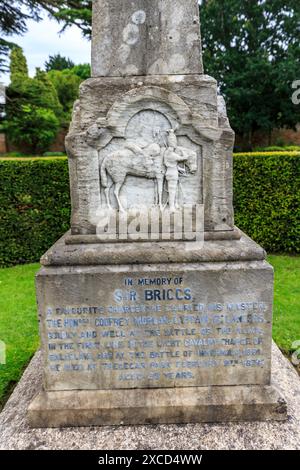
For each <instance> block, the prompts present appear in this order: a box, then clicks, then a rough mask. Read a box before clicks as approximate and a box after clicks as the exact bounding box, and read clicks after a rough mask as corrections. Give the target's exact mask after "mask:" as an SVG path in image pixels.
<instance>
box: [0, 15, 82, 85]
mask: <svg viewBox="0 0 300 470" xmlns="http://www.w3.org/2000/svg"><path fill="white" fill-rule="evenodd" d="M27 26H28V32H27V33H26V34H25V35H24V36H10V37H9V38H8V39H9V40H10V41H12V42H15V43H16V44H18V45H19V46H21V47H22V48H23V50H24V53H25V56H26V59H27V63H28V68H29V73H30V75H31V76H32V75H33V74H34V72H35V68H36V67H43V66H44V63H45V61H46V60H47V59H48V57H49V55H53V54H58V53H60V54H61V55H63V56H65V57H69V58H70V59H72V60H73V62H75V64H82V63H86V62H88V63H89V62H90V47H91V46H90V42H89V41H87V40H86V39H84V38H83V37H82V35H81V32H80V30H79V29H78V28H76V27H75V26H74V27H73V28H70V29H68V30H66V32H64V33H63V34H61V35H59V34H58V32H59V31H60V29H61V27H60V26H59V24H58V23H57V22H56V21H54V20H50V19H49V18H47V17H45V19H44V20H43V21H41V22H39V23H36V22H34V21H28V22H27ZM0 81H1V82H4V83H6V84H7V83H8V81H9V77H8V76H7V75H0Z"/></svg>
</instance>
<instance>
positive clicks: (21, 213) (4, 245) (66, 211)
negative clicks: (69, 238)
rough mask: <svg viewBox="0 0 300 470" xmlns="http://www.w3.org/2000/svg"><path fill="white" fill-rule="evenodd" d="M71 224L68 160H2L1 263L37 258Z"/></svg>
mask: <svg viewBox="0 0 300 470" xmlns="http://www.w3.org/2000/svg"><path fill="white" fill-rule="evenodd" d="M69 224H70V197H69V181H68V165H67V161H66V159H62V158H61V159H59V158H57V159H54V158H53V159H49V158H44V159H31V160H29V159H24V160H21V161H18V160H15V159H13V160H2V161H0V266H11V265H14V264H19V263H28V262H33V261H37V260H38V259H39V258H40V256H41V255H42V254H43V253H44V252H45V251H46V250H47V249H48V248H49V247H50V246H51V245H52V244H53V243H54V242H55V241H56V240H57V239H58V238H59V237H60V236H61V235H62V234H63V233H64V232H65V231H66V230H68V228H69Z"/></svg>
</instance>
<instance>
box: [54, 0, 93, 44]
mask: <svg viewBox="0 0 300 470" xmlns="http://www.w3.org/2000/svg"><path fill="white" fill-rule="evenodd" d="M52 14H53V15H54V17H55V18H56V19H57V20H58V21H59V22H62V23H63V24H64V26H63V28H62V31H64V30H65V29H66V28H67V27H69V26H73V25H76V26H77V27H78V28H79V29H80V30H81V31H82V34H83V35H84V36H85V37H87V38H90V37H91V32H92V28H91V24H92V0H61V1H60V2H59V4H58V5H57V7H55V8H53V9H52Z"/></svg>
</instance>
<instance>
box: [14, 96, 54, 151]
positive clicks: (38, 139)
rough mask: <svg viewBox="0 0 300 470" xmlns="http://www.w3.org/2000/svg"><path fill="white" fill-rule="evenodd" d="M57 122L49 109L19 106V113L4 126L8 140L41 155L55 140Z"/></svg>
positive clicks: (29, 105) (28, 105)
mask: <svg viewBox="0 0 300 470" xmlns="http://www.w3.org/2000/svg"><path fill="white" fill-rule="evenodd" d="M59 125H60V124H59V120H58V118H57V117H56V116H55V113H54V112H53V111H52V110H51V109H46V108H40V107H37V106H34V105H31V104H27V105H25V104H24V105H21V107H20V112H19V113H18V114H16V115H14V116H12V117H11V119H10V120H9V122H8V125H7V126H6V130H7V131H8V135H9V138H10V140H11V141H12V142H14V143H15V144H17V145H20V146H24V145H25V146H26V147H27V148H28V149H29V150H30V152H32V153H34V154H38V153H43V152H45V151H46V150H48V148H49V146H50V145H51V143H52V142H53V140H54V139H55V137H56V135H57V132H58V130H59Z"/></svg>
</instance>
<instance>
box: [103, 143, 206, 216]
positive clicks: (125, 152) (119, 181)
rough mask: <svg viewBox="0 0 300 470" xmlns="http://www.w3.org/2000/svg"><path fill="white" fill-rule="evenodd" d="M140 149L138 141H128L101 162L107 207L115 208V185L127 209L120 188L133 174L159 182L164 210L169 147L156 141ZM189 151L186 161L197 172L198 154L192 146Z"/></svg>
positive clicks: (158, 186)
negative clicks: (164, 146)
mask: <svg viewBox="0 0 300 470" xmlns="http://www.w3.org/2000/svg"><path fill="white" fill-rule="evenodd" d="M137 150H140V149H139V147H137V146H135V144H126V147H125V148H124V149H121V150H116V151H115V152H113V153H111V154H110V155H107V156H106V157H105V158H104V159H103V161H102V163H101V165H100V180H101V186H102V187H103V188H104V190H105V197H106V202H107V206H108V207H111V203H110V190H111V187H112V186H113V185H114V194H115V197H116V200H117V203H118V207H119V210H120V211H121V212H125V209H124V208H123V206H122V204H121V201H120V191H121V189H122V187H123V185H124V183H125V180H126V177H127V176H129V175H131V176H140V177H144V178H148V179H153V180H155V181H156V182H157V193H158V205H159V207H160V209H161V210H163V186H164V178H165V172H166V168H165V165H164V152H165V149H163V148H161V147H160V146H159V145H158V144H155V143H154V144H151V145H149V146H148V147H146V148H144V149H143V150H142V153H140V152H138V151H137ZM185 150H186V159H185V163H186V165H187V166H188V168H189V169H190V170H191V171H192V172H195V171H196V169H197V154H196V152H193V151H191V150H189V149H185ZM108 175H109V176H110V180H109V179H108Z"/></svg>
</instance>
